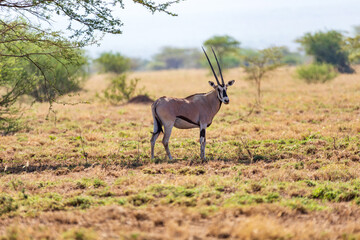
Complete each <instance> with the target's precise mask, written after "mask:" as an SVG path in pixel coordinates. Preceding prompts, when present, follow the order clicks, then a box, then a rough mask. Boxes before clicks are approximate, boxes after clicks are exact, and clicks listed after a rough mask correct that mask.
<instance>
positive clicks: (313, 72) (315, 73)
mask: <svg viewBox="0 0 360 240" xmlns="http://www.w3.org/2000/svg"><path fill="white" fill-rule="evenodd" d="M296 73H297V76H298V77H299V78H300V79H303V80H305V82H307V83H324V82H327V81H329V80H331V79H333V78H335V77H336V76H337V72H336V71H335V69H334V67H333V66H332V65H331V64H326V63H322V64H310V65H303V66H299V67H298V68H297V69H296Z"/></svg>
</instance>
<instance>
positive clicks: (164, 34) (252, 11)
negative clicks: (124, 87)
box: [87, 0, 360, 59]
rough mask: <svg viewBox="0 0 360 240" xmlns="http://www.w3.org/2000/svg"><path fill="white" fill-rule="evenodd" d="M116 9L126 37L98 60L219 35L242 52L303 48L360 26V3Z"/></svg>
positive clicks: (216, 1) (209, 0) (308, 0)
mask: <svg viewBox="0 0 360 240" xmlns="http://www.w3.org/2000/svg"><path fill="white" fill-rule="evenodd" d="M124 3H125V10H122V9H119V10H116V14H117V15H118V16H119V17H120V18H121V19H122V20H123V22H124V26H123V28H122V30H123V34H122V35H107V36H106V37H105V38H104V39H103V40H102V41H101V45H100V47H97V46H91V47H87V50H88V51H89V52H90V55H91V56H93V57H96V56H98V55H99V53H101V52H103V51H110V50H112V51H115V52H121V53H122V54H124V55H127V56H129V57H140V58H148V59H149V58H150V57H151V56H152V55H154V54H155V53H157V52H158V51H159V50H160V49H161V47H163V46H174V47H196V48H199V49H200V47H201V45H202V43H203V42H204V41H205V40H206V39H208V38H209V37H211V36H214V35H224V34H227V35H230V36H232V37H234V38H236V39H237V40H238V41H240V42H241V46H243V47H252V48H265V47H269V46H273V45H276V46H280V45H286V46H288V47H290V49H292V50H296V49H297V47H298V46H299V45H298V44H296V43H294V40H295V39H296V38H298V37H299V36H302V35H303V34H304V33H306V32H314V31H318V30H344V31H348V32H351V31H352V27H353V26H355V25H360V12H359V11H360V1H359V0H252V1H245V0H185V1H184V2H181V3H179V4H176V5H174V6H173V7H172V8H171V11H173V12H175V13H177V14H178V16H177V17H172V16H169V15H167V14H164V13H155V14H151V13H150V12H149V11H147V10H146V9H145V8H143V7H141V6H139V5H135V4H133V3H132V1H126V0H124Z"/></svg>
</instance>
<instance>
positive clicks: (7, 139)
mask: <svg viewBox="0 0 360 240" xmlns="http://www.w3.org/2000/svg"><path fill="white" fill-rule="evenodd" d="M358 71H360V69H358ZM293 75H294V69H293V68H283V69H279V70H278V71H276V72H274V73H273V74H272V76H270V77H269V79H266V80H265V81H264V84H263V110H262V111H261V113H253V114H251V115H250V116H249V117H246V115H247V113H248V112H249V111H250V110H251V108H252V103H253V102H254V99H255V89H254V87H253V86H252V85H251V83H248V82H246V81H244V73H243V72H242V71H241V70H239V69H237V70H231V71H228V72H226V73H225V77H226V80H231V79H235V80H236V83H235V85H234V86H233V87H231V88H230V89H229V92H228V95H229V97H230V104H229V105H226V106H222V108H221V110H220V112H219V113H218V115H217V116H216V117H215V119H214V122H213V124H212V125H211V127H210V128H209V129H208V131H207V148H206V153H207V156H208V158H209V162H207V163H205V164H200V161H198V160H199V148H200V147H199V143H198V138H199V132H198V130H196V129H193V130H178V129H174V131H173V134H172V137H171V139H170V149H171V151H172V154H173V156H174V157H175V158H176V159H175V161H173V162H168V161H167V159H166V158H165V151H164V149H163V146H162V145H161V141H158V144H157V146H156V149H155V150H156V151H155V152H156V156H157V157H158V158H157V159H156V160H155V161H151V160H150V159H149V156H150V144H149V139H150V132H151V131H152V117H151V111H150V105H136V104H124V105H121V106H112V105H109V104H107V103H104V102H101V101H100V100H99V99H98V98H96V97H95V96H96V93H99V91H101V90H102V89H105V87H106V85H107V81H106V77H107V76H106V75H96V76H93V77H91V78H90V80H89V81H88V82H87V83H86V86H85V91H83V92H81V93H80V94H79V95H77V96H74V97H72V98H67V97H66V98H64V99H62V100H63V101H67V102H69V101H70V102H80V101H89V104H78V105H74V106H70V105H65V106H63V105H55V107H54V110H55V112H56V115H54V114H50V120H49V121H46V120H45V117H46V115H47V114H48V106H47V105H46V104H36V105H35V106H34V107H33V108H32V109H31V110H30V112H27V113H26V123H27V126H28V127H27V128H26V129H24V130H22V131H20V132H18V133H16V134H14V135H11V136H4V137H1V138H0V171H1V173H0V236H2V237H0V239H44V238H45V239H218V238H228V239H360V228H359V226H360V222H359V220H358V219H359V217H360V207H359V204H360V180H359V179H360V135H359V134H360V124H359V119H360V117H359V116H360V105H359V102H360V95H359V91H360V82H359V80H358V79H359V76H360V75H359V74H354V75H340V76H338V77H337V78H336V79H335V80H334V81H332V82H329V83H327V84H324V85H318V84H314V85H307V84H305V83H303V82H301V81H299V80H296V79H294V78H293ZM130 77H139V78H141V79H142V80H141V82H140V83H139V84H140V87H145V88H146V90H147V91H148V92H149V93H150V95H151V97H152V98H154V99H155V98H158V97H161V96H163V95H167V96H174V97H185V96H187V95H191V94H193V93H195V92H206V91H209V90H210V86H209V85H208V83H207V81H208V80H212V77H211V76H208V75H207V71H205V70H176V71H159V72H139V73H134V74H133V75H132V76H130ZM55 117H56V121H54V120H55ZM251 158H252V159H251ZM190 160H195V162H196V161H198V162H197V163H196V164H195V165H194V166H188V163H189V162H190ZM251 160H253V163H252V164H250V162H251Z"/></svg>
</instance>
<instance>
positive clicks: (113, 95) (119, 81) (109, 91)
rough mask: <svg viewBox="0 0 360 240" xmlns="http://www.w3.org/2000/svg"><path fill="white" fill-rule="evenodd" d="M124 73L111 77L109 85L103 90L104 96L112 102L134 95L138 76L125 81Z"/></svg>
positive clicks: (127, 98)
mask: <svg viewBox="0 0 360 240" xmlns="http://www.w3.org/2000/svg"><path fill="white" fill-rule="evenodd" d="M126 78H127V76H126V74H121V75H117V76H115V77H113V78H112V79H111V83H110V85H109V86H108V87H107V88H106V89H105V91H104V97H105V99H106V100H108V101H110V103H112V104H118V103H120V102H121V101H123V100H129V99H130V98H131V97H133V96H134V94H135V91H136V86H137V84H138V82H139V81H140V79H139V78H134V79H131V80H130V82H127V81H126Z"/></svg>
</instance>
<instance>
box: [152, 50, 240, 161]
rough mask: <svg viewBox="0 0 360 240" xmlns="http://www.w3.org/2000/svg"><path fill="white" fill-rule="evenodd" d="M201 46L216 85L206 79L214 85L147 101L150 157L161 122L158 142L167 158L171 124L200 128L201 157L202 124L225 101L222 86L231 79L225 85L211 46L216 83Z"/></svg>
mask: <svg viewBox="0 0 360 240" xmlns="http://www.w3.org/2000/svg"><path fill="white" fill-rule="evenodd" d="M202 49H203V51H204V53H205V56H206V58H207V60H208V62H209V65H210V67H211V70H212V72H213V74H214V77H215V79H216V82H217V85H215V83H214V82H212V81H209V84H210V86H211V87H213V88H214V89H213V90H212V91H210V92H208V93H197V94H194V95H191V96H188V97H186V98H172V97H161V98H159V99H157V100H156V101H155V102H154V103H153V104H152V105H151V110H152V115H153V119H154V131H153V133H152V137H151V159H153V158H154V146H155V142H156V139H157V138H158V136H159V134H160V132H163V130H162V126H164V130H165V131H164V138H163V140H162V143H163V145H164V147H165V150H166V153H167V155H168V157H169V159H170V160H172V157H171V154H170V150H169V138H170V135H171V130H172V128H173V127H176V128H179V129H189V128H200V145H201V146H200V151H201V153H200V157H201V159H202V160H205V143H206V138H205V131H206V128H207V127H209V126H210V125H211V122H212V120H213V118H214V116H215V115H216V113H217V112H218V111H219V109H220V107H221V104H222V103H225V104H228V103H229V97H228V95H227V94H226V90H227V87H228V86H231V85H233V84H234V82H235V80H231V81H229V82H228V83H227V84H226V85H225V83H224V79H223V76H222V73H221V68H220V64H219V62H218V59H217V57H216V54H215V52H214V50H213V49H212V52H213V54H214V56H215V59H216V62H217V65H218V68H219V73H220V77H221V82H222V83H220V82H219V79H218V77H217V75H216V73H215V71H214V68H213V67H212V65H211V62H210V60H209V57H208V55H207V54H206V51H205V50H204V48H202Z"/></svg>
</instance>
